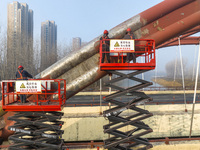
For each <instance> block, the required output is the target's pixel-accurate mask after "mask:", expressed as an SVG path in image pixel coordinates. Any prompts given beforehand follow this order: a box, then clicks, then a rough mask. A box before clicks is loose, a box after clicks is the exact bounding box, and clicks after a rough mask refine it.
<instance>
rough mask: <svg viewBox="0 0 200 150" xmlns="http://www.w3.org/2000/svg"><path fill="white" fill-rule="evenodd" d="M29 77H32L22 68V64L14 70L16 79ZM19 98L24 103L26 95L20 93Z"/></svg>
mask: <svg viewBox="0 0 200 150" xmlns="http://www.w3.org/2000/svg"><path fill="white" fill-rule="evenodd" d="M28 77H29V78H33V76H32V75H31V74H29V73H28V72H27V71H26V70H24V67H23V66H19V67H18V71H17V72H16V78H17V80H28ZM20 100H21V102H22V103H26V95H25V94H20Z"/></svg>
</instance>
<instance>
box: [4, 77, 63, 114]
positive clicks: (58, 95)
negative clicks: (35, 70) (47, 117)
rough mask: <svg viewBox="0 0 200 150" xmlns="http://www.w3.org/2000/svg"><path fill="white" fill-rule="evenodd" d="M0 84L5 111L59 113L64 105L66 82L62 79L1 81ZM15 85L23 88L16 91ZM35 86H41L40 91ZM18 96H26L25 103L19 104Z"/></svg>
mask: <svg viewBox="0 0 200 150" xmlns="http://www.w3.org/2000/svg"><path fill="white" fill-rule="evenodd" d="M38 83H39V85H38ZM1 84H2V86H1V87H2V108H3V110H5V111H61V110H62V107H64V105H65V101H66V81H65V80H62V79H49V80H41V79H31V80H3V81H2V82H1ZM17 84H19V85H24V87H21V89H19V91H16V85H17ZM25 86H26V87H25ZM27 86H28V88H27ZM35 86H41V88H40V89H41V90H40V91H37V88H36V87H35ZM61 87H62V88H61ZM20 90H21V91H20ZM20 94H25V95H27V102H26V103H22V102H21V100H20Z"/></svg>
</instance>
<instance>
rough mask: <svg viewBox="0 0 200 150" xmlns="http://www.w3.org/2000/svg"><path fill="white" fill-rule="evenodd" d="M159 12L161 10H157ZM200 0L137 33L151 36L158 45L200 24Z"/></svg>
mask: <svg viewBox="0 0 200 150" xmlns="http://www.w3.org/2000/svg"><path fill="white" fill-rule="evenodd" d="M157 13H159V10H158V11H157ZM197 18H200V0H196V1H193V2H191V3H189V4H187V5H185V6H183V7H181V8H179V9H177V10H174V11H172V12H170V13H169V14H167V15H165V16H163V17H161V18H159V19H157V20H156V21H154V22H152V23H150V24H148V25H146V26H145V27H142V28H141V29H139V30H138V31H136V33H137V34H138V37H139V38H151V39H154V40H155V41H156V46H159V45H161V44H162V43H164V42H166V41H168V40H169V39H171V38H174V37H177V36H179V35H181V34H182V33H184V32H186V31H188V30H190V29H192V28H194V27H196V26H198V25H199V24H200V19H197Z"/></svg>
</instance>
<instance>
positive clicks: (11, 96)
mask: <svg viewBox="0 0 200 150" xmlns="http://www.w3.org/2000/svg"><path fill="white" fill-rule="evenodd" d="M1 88H2V108H3V110H5V111H15V112H16V113H15V114H14V116H11V117H9V118H8V119H9V120H12V121H15V124H14V125H13V126H9V128H8V129H9V130H11V131H15V134H14V135H12V136H10V137H9V140H12V141H13V142H14V144H13V145H10V146H9V150H15V149H52V150H60V149H63V145H64V140H63V139H62V134H63V133H64V131H63V130H61V128H62V125H63V124H64V122H63V121H60V119H61V118H62V116H63V114H64V113H63V112H60V111H61V110H62V108H63V107H64V105H65V101H66V81H65V80H63V79H49V80H48V79H47V80H46V79H45V80H43V79H31V80H4V81H2V82H1ZM21 94H22V95H26V98H27V99H26V100H27V102H26V103H22V102H21V100H20V95H21Z"/></svg>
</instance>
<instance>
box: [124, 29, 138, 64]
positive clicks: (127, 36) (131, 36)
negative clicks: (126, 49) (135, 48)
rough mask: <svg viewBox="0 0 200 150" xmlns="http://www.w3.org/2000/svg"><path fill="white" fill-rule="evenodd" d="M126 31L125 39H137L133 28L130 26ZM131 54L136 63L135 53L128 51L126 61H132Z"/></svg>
mask: <svg viewBox="0 0 200 150" xmlns="http://www.w3.org/2000/svg"><path fill="white" fill-rule="evenodd" d="M126 31H127V33H126V35H125V36H124V38H123V39H135V36H134V35H133V33H132V32H131V28H128V29H127V30H126ZM130 55H132V57H133V62H134V63H136V56H135V53H127V57H126V62H128V63H129V62H130Z"/></svg>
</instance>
